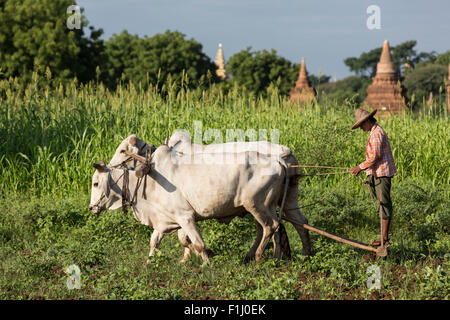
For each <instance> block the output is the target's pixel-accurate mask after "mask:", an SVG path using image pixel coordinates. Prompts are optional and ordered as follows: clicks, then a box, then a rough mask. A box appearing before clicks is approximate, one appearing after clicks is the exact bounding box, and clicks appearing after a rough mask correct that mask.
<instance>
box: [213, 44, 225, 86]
mask: <svg viewBox="0 0 450 320" xmlns="http://www.w3.org/2000/svg"><path fill="white" fill-rule="evenodd" d="M215 63H216V66H217V69H216V74H217V76H218V77H219V78H220V79H222V80H225V79H226V78H227V71H226V70H225V59H224V57H223V50H222V44H221V43H219V49H218V50H217V54H216V61H215Z"/></svg>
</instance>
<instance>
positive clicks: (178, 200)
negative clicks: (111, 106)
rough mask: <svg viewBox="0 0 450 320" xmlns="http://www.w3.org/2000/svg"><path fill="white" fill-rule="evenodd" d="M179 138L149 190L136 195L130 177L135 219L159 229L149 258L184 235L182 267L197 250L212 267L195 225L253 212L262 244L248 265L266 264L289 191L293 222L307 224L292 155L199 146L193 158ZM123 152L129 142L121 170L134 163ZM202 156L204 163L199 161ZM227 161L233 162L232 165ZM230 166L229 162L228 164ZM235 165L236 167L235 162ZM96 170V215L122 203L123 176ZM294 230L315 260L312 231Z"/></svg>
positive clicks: (271, 149)
mask: <svg viewBox="0 0 450 320" xmlns="http://www.w3.org/2000/svg"><path fill="white" fill-rule="evenodd" d="M130 137H131V136H130ZM130 137H128V138H127V139H126V140H129V138H130ZM134 137H135V136H134ZM174 137H176V135H174V136H172V138H171V139H170V140H169V145H171V147H167V146H161V147H160V148H158V149H157V151H156V152H155V154H154V155H153V157H152V161H151V163H152V169H151V171H150V173H149V175H148V176H147V175H146V176H145V177H144V179H145V180H146V181H144V183H143V185H144V186H146V189H145V190H140V191H139V192H137V193H136V194H135V188H136V186H137V183H138V179H137V177H136V175H135V172H134V171H130V178H129V192H128V194H129V195H132V194H135V195H136V196H137V197H136V200H135V201H134V203H133V204H132V208H133V213H134V216H135V218H136V219H137V220H138V221H140V222H141V223H143V224H145V225H149V226H152V227H153V228H154V232H153V233H152V237H151V241H150V253H149V256H152V255H153V254H154V251H155V249H156V248H157V247H158V245H159V243H160V241H161V239H162V237H163V235H164V234H167V233H171V232H173V231H175V230H177V229H178V230H179V233H178V238H179V240H180V242H181V244H182V245H183V246H184V247H185V249H184V257H183V259H182V262H183V263H184V262H186V261H187V260H188V259H189V257H190V252H191V250H194V252H195V253H197V254H199V255H200V256H201V257H202V258H203V259H204V260H205V261H208V255H207V253H206V251H205V246H204V242H203V240H202V237H201V235H200V232H199V230H198V228H197V226H196V224H195V221H198V220H204V219H212V218H214V219H219V220H221V221H224V222H228V221H230V220H231V219H232V218H233V217H235V216H238V215H239V216H240V215H244V214H246V213H248V212H250V213H251V214H252V215H253V216H254V217H255V219H256V221H257V227H258V228H257V229H258V236H257V239H256V240H255V243H254V245H253V247H252V248H251V250H250V251H249V252H248V253H247V255H246V260H249V259H252V258H256V260H257V261H260V260H261V258H262V252H263V250H264V248H265V246H266V245H267V242H268V241H269V238H270V236H271V235H272V234H274V231H276V230H277V228H278V225H279V222H278V219H277V215H276V207H277V204H278V205H280V204H281V202H282V198H283V194H284V193H285V191H287V192H286V196H285V198H286V200H285V205H284V213H285V214H286V216H288V217H289V218H290V219H291V220H294V221H297V222H299V223H307V221H306V218H305V217H304V216H303V215H302V213H301V212H300V210H299V209H298V207H297V193H298V190H297V179H298V178H297V177H296V176H295V175H294V174H295V173H296V169H295V168H289V169H287V170H286V166H287V163H293V164H296V163H297V161H296V159H295V157H294V156H293V155H292V153H291V151H290V149H289V148H287V147H285V146H280V145H275V144H270V143H269V142H254V143H242V142H241V143H229V144H225V145H228V147H230V146H232V147H233V149H230V148H228V149H226V150H233V151H235V152H231V153H224V152H223V150H224V148H227V146H223V145H208V146H202V147H199V146H197V147H196V148H197V149H196V150H195V152H192V151H190V150H194V149H193V148H195V145H194V146H190V139H188V138H186V136H185V135H183V134H181V135H178V138H177V139H174ZM124 141H125V140H124ZM180 141H181V142H180ZM132 142H135V141H133V140H132ZM134 144H135V143H132V145H134ZM233 144H234V145H233ZM124 146H126V147H127V148H129V143H128V144H127V143H124V142H122V144H121V146H119V148H118V149H117V152H116V154H115V155H114V157H113V159H112V160H114V161H115V162H113V161H111V163H114V164H119V163H122V162H123V161H125V160H127V159H126V157H125V156H124V155H123V154H121V153H120V151H121V148H123V147H124ZM255 146H256V147H258V148H259V149H260V150H262V153H258V152H256V151H247V152H240V151H245V150H249V149H254V148H255ZM200 148H201V149H200ZM261 148H265V149H261ZM127 150H129V149H127ZM135 151H136V152H135V153H138V152H137V150H136V149H135ZM206 151H208V152H206ZM214 153H216V154H215V155H214ZM199 154H203V155H202V156H200V157H199ZM218 155H219V157H217V156H218ZM227 155H228V156H230V155H231V157H228V158H227ZM194 158H195V159H194ZM205 158H206V159H207V161H205ZM224 158H226V159H228V161H225V162H224V161H223V159H224ZM233 158H234V160H235V162H234V163H230V162H229V159H233ZM199 159H201V161H200V162H199V161H198V160H199ZM194 160H195V161H194ZM211 160H213V161H211ZM111 163H110V164H111ZM95 166H96V169H97V170H96V172H95V174H94V177H93V180H92V196H91V204H90V206H89V208H90V210H91V211H93V212H94V213H99V212H100V211H102V210H104V209H117V208H119V207H120V206H121V203H122V201H121V200H122V199H121V193H122V190H121V186H122V184H123V181H122V174H123V169H117V168H112V167H111V166H108V167H107V166H104V165H98V164H96V165H95ZM283 167H284V168H283ZM286 173H288V174H289V176H291V177H290V180H289V185H288V188H287V189H286V190H285V188H284V186H283V184H284V183H285V182H286ZM294 227H295V228H296V229H297V231H298V233H299V234H300V237H301V239H302V243H303V250H304V253H305V254H307V255H308V254H310V244H309V236H308V233H307V231H306V230H305V229H303V228H301V227H299V226H298V225H295V224H294ZM278 241H279V238H278V236H277V233H275V235H274V256H275V257H276V258H279V257H280V247H279V245H278ZM147 262H149V260H148V261H147Z"/></svg>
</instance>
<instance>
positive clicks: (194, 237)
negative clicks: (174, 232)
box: [178, 218, 209, 263]
mask: <svg viewBox="0 0 450 320" xmlns="http://www.w3.org/2000/svg"><path fill="white" fill-rule="evenodd" d="M178 224H179V225H180V226H181V228H183V230H184V232H185V233H186V235H187V236H188V237H189V239H190V240H191V242H192V244H191V245H190V246H189V247H190V249H192V250H194V252H195V253H196V254H198V255H199V256H200V257H201V258H202V259H203V261H204V262H205V263H209V258H208V253H207V252H206V247H205V242H204V241H203V238H202V236H201V234H200V230H198V227H197V225H196V224H195V220H194V219H193V218H188V219H183V220H181V221H178Z"/></svg>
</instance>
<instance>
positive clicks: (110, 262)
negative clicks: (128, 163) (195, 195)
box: [0, 76, 450, 299]
mask: <svg viewBox="0 0 450 320" xmlns="http://www.w3.org/2000/svg"><path fill="white" fill-rule="evenodd" d="M0 103H1V109H0V110H1V113H0V151H1V152H0V173H1V175H0V191H1V193H0V194H1V195H2V196H1V198H0V204H1V209H2V213H1V214H0V219H1V223H0V239H1V242H0V244H1V250H0V261H1V262H0V298H1V299H66V298H69V299H207V298H209V299H448V298H449V297H450V292H449V288H450V286H449V278H450V277H449V254H448V252H449V248H450V237H449V226H450V211H449V208H450V201H449V200H448V199H449V198H450V197H449V196H450V188H449V182H450V172H449V167H450V166H449V162H448V161H449V160H448V159H450V154H449V145H450V138H449V137H450V130H449V120H448V115H447V113H445V112H435V110H433V112H427V111H426V110H425V111H422V112H421V113H414V114H409V113H407V114H404V115H402V116H394V117H391V118H388V119H379V122H380V123H381V126H382V127H383V128H385V130H386V131H387V133H388V135H389V139H390V143H391V147H392V150H393V153H394V158H395V161H396V165H397V169H398V176H397V177H396V178H394V182H393V189H392V197H393V202H394V210H395V211H394V220H393V227H392V228H393V229H392V244H391V246H390V248H389V256H388V257H387V258H386V259H383V260H379V261H375V260H374V259H373V256H372V255H370V254H368V253H366V252H364V251H361V250H359V249H354V248H351V247H347V246H345V245H343V244H339V243H336V242H333V241H332V240H329V239H326V238H323V237H321V236H319V235H315V234H311V241H312V245H313V252H314V255H313V256H312V257H311V258H310V259H305V257H304V256H302V255H301V243H300V239H299V237H298V235H297V234H296V232H295V231H294V229H293V227H292V226H291V225H287V226H286V227H287V231H288V235H289V240H290V243H291V246H292V249H293V258H292V259H291V260H282V261H281V262H279V263H277V262H276V261H274V260H273V259H271V258H270V256H271V253H272V249H271V248H269V249H268V251H267V252H266V259H265V262H264V263H262V264H260V265H256V264H254V263H250V264H243V263H241V259H242V258H243V257H244V255H245V253H246V251H247V250H248V249H249V248H250V246H251V244H252V243H253V240H254V237H255V235H256V230H255V226H254V222H253V221H252V218H251V217H250V216H247V217H244V218H239V219H234V220H233V221H232V222H231V224H230V225H222V224H220V223H218V222H216V221H204V222H201V223H199V227H200V229H201V232H202V235H203V237H204V239H205V242H206V244H207V246H208V247H209V248H211V249H212V250H213V252H214V253H215V255H214V256H213V257H212V259H211V264H210V265H208V266H205V267H201V264H202V263H201V261H200V260H199V258H197V257H193V258H192V259H191V261H190V262H189V263H188V264H187V265H186V266H183V265H181V264H179V260H180V259H181V257H182V249H181V247H180V245H179V244H178V241H177V237H176V235H170V236H167V237H165V238H164V240H163V241H162V244H161V249H160V251H159V253H158V255H157V256H156V257H155V258H154V259H153V261H152V264H151V265H150V266H149V267H146V266H145V260H146V256H147V254H148V250H149V249H148V242H149V240H150V235H151V231H152V230H151V228H148V227H145V226H143V225H140V224H139V223H138V222H136V221H135V220H134V218H133V217H132V215H131V213H129V214H128V215H124V214H123V213H122V212H121V211H120V210H116V211H109V212H105V213H103V214H102V215H100V216H99V217H96V216H94V215H92V214H91V213H90V212H89V211H88V210H87V205H88V203H89V197H90V190H89V188H90V182H91V177H92V174H93V169H92V167H91V164H92V162H95V161H97V160H98V159H103V160H106V161H108V160H109V159H110V158H111V156H112V154H113V153H114V151H115V148H116V147H117V145H118V144H119V143H120V142H121V141H122V139H123V138H125V137H126V136H128V135H129V134H131V133H136V134H137V135H138V136H139V137H141V138H142V139H144V140H145V141H147V142H149V143H152V144H155V145H159V144H161V143H162V142H163V141H164V139H165V136H166V133H167V130H169V131H170V132H173V131H174V130H175V129H177V128H183V129H187V130H188V131H190V132H191V134H193V129H194V121H201V123H202V129H203V132H205V131H206V130H208V129H219V130H220V132H222V134H223V136H225V135H226V130H227V129H237V128H239V129H243V130H247V129H255V130H256V131H258V130H259V129H267V130H268V132H269V136H268V138H269V140H270V139H271V138H273V137H272V135H271V132H270V130H271V129H276V130H278V132H279V142H280V143H281V144H284V145H287V146H289V147H291V148H292V149H293V150H294V153H295V155H296V156H297V158H298V159H299V162H300V163H302V164H321V165H331V166H345V167H351V166H354V165H356V164H358V163H360V162H361V161H362V160H363V159H364V145H365V142H366V139H367V134H366V133H363V132H362V131H360V130H358V131H351V130H349V128H350V126H351V124H352V123H353V119H354V116H353V111H354V108H355V106H353V105H352V104H351V103H348V104H347V105H336V104H335V103H333V102H332V101H321V102H320V103H319V104H313V105H310V106H306V107H303V108H302V110H299V108H298V107H297V106H293V105H290V104H289V103H288V102H287V101H286V99H285V98H283V97H280V96H279V95H278V94H277V92H276V90H272V91H270V92H268V94H267V96H266V97H260V96H254V95H253V94H251V93H249V92H246V91H245V90H243V89H239V88H236V87H235V88H233V89H232V90H230V91H224V90H223V89H222V88H221V87H220V86H212V87H211V88H209V89H207V90H206V89H204V88H198V89H195V90H190V89H185V88H183V87H182V86H179V85H177V84H176V83H168V84H165V85H164V86H163V91H162V92H157V91H156V90H154V89H153V88H149V89H148V90H143V89H140V88H136V87H133V86H119V87H118V89H117V90H116V91H115V92H110V91H107V90H105V89H104V88H103V86H101V85H94V84H89V85H85V86H84V85H78V84H77V83H76V82H74V83H72V84H68V85H66V86H57V85H55V86H53V87H52V86H48V85H47V84H46V83H44V82H43V80H42V79H40V78H39V77H38V76H35V77H34V82H33V83H31V84H30V85H28V86H26V87H23V86H21V85H20V84H19V83H18V81H15V80H14V79H8V80H0ZM204 142H205V143H211V141H204ZM305 172H307V173H314V172H315V171H314V170H308V171H305ZM343 178H344V177H342V176H337V175H336V176H329V177H305V178H302V180H301V182H300V189H299V204H300V205H302V204H307V203H311V202H313V201H316V200H318V199H320V198H321V197H322V196H323V195H324V194H325V193H326V192H328V191H329V190H331V189H332V188H333V187H335V186H336V185H337V184H338V183H339V182H340V181H342V179H343ZM304 214H305V215H306V216H307V218H308V219H309V222H310V224H311V225H313V226H317V227H319V228H323V229H324V230H327V231H330V232H333V233H336V234H339V235H343V236H346V237H349V238H353V239H358V240H360V241H365V242H368V241H370V240H372V239H373V238H374V237H375V236H377V234H378V230H379V221H378V217H377V215H376V206H375V204H374V202H373V201H372V200H370V199H369V197H368V193H367V190H365V189H364V188H363V186H362V184H361V183H360V182H359V179H352V180H350V182H349V183H348V184H346V185H344V186H343V187H342V188H339V189H338V191H337V192H336V193H334V194H333V195H332V196H330V197H329V198H327V199H326V200H325V201H323V202H322V203H319V204H317V205H315V206H312V207H308V208H305V209H304ZM72 264H76V265H78V266H79V267H80V269H81V283H82V285H81V289H79V290H68V289H67V287H66V281H67V278H68V276H67V274H66V273H65V270H66V268H67V267H68V266H69V265H72ZM370 265H376V266H378V267H379V268H380V270H381V275H382V285H383V286H382V289H380V290H368V289H367V286H366V281H367V278H368V274H367V272H366V270H367V268H368V267H369V266H370Z"/></svg>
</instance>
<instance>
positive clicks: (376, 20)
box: [366, 4, 381, 30]
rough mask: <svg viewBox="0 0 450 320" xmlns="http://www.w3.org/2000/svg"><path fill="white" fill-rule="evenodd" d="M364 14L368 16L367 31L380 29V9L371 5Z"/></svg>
mask: <svg viewBox="0 0 450 320" xmlns="http://www.w3.org/2000/svg"><path fill="white" fill-rule="evenodd" d="M366 13H367V14H368V15H369V17H368V18H367V21H366V25H367V29H369V30H374V29H381V9H380V7H379V6H377V5H375V4H373V5H370V6H368V7H367V10H366Z"/></svg>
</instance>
